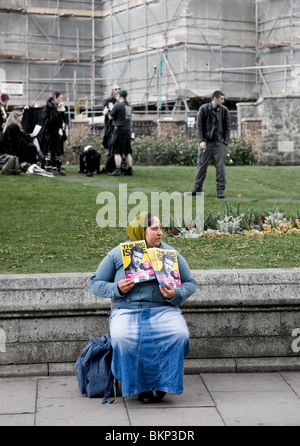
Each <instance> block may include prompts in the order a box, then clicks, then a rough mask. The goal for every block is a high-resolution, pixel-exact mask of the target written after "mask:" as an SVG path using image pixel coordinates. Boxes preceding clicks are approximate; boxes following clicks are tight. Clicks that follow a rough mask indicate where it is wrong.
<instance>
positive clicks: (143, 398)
mask: <svg viewBox="0 0 300 446" xmlns="http://www.w3.org/2000/svg"><path fill="white" fill-rule="evenodd" d="M153 398H154V395H153V392H141V393H139V396H138V402H139V403H140V404H149V403H153Z"/></svg>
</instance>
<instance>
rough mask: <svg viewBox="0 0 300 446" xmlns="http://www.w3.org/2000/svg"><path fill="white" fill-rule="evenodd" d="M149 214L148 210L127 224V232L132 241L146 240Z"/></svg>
mask: <svg viewBox="0 0 300 446" xmlns="http://www.w3.org/2000/svg"><path fill="white" fill-rule="evenodd" d="M147 215H148V212H142V213H141V214H139V215H137V217H136V218H135V219H134V220H132V222H131V223H129V225H128V226H127V228H126V233H127V235H128V237H129V238H130V240H131V241H132V242H138V241H139V240H145V230H146V228H147V226H148V222H146V217H147Z"/></svg>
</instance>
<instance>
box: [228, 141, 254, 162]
mask: <svg viewBox="0 0 300 446" xmlns="http://www.w3.org/2000/svg"><path fill="white" fill-rule="evenodd" d="M255 164H258V158H257V154H256V153H255V152H254V151H253V148H252V142H250V141H246V140H245V139H243V138H237V139H233V140H232V141H231V143H230V144H229V146H228V148H227V157H226V165H227V166H246V165H255Z"/></svg>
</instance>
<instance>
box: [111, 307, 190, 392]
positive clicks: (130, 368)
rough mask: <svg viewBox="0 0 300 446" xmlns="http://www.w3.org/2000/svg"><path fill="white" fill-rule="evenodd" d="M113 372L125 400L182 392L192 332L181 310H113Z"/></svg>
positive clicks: (156, 308) (168, 308) (162, 308)
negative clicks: (156, 392)
mask: <svg viewBox="0 0 300 446" xmlns="http://www.w3.org/2000/svg"><path fill="white" fill-rule="evenodd" d="M110 334H111V339H112V347H113V360H112V372H113V375H114V376H115V378H116V379H117V380H118V381H119V382H120V383H121V385H122V393H123V396H124V397H126V396H130V395H136V394H138V393H141V392H147V391H151V390H161V391H163V392H167V393H177V394H180V393H182V392H183V377H184V357H185V356H186V355H187V354H188V353H189V352H190V342H189V331H188V328H187V325H186V322H185V320H184V318H183V316H182V312H181V310H180V309H179V308H174V307H155V308H144V309H134V310H122V309H119V310H113V312H112V314H111V317H110Z"/></svg>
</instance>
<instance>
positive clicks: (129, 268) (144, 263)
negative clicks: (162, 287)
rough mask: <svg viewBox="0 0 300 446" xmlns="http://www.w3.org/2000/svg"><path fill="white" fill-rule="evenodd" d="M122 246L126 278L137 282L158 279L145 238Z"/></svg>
mask: <svg viewBox="0 0 300 446" xmlns="http://www.w3.org/2000/svg"><path fill="white" fill-rule="evenodd" d="M120 246H121V252H122V258H123V265H124V269H125V277H126V279H133V280H134V282H135V283H138V282H147V281H148V280H155V279H156V276H155V272H154V270H153V268H152V266H151V263H150V259H149V255H148V251H147V246H146V242H145V240H142V241H138V242H125V243H121V244H120Z"/></svg>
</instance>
